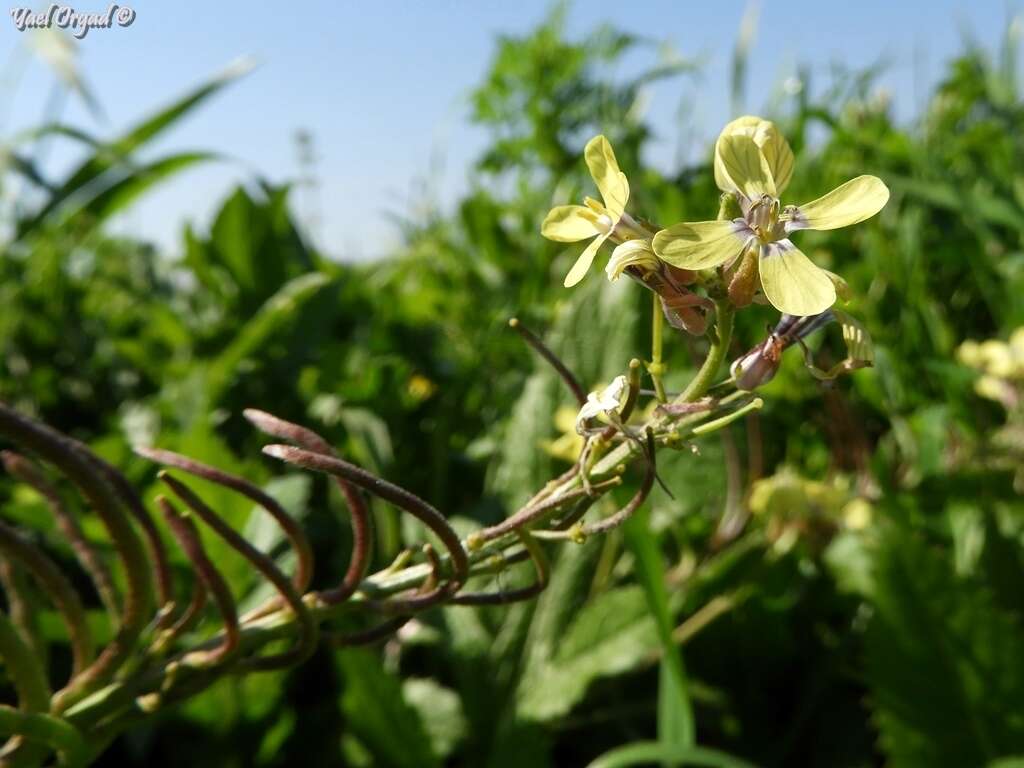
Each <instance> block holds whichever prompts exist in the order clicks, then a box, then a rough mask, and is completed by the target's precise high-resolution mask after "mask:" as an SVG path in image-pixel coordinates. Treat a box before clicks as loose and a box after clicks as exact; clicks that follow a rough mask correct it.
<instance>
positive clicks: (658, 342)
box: [647, 293, 666, 403]
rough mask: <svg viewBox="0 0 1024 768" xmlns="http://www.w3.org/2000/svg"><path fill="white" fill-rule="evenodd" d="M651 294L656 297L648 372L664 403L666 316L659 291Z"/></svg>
mask: <svg viewBox="0 0 1024 768" xmlns="http://www.w3.org/2000/svg"><path fill="white" fill-rule="evenodd" d="M651 296H653V298H654V305H653V307H652V309H651V363H650V365H648V366H647V372H648V373H649V374H650V375H651V381H652V382H653V383H654V393H655V396H656V397H657V398H658V402H659V403H664V402H665V401H666V398H665V385H664V384H663V383H662V380H661V377H662V376H663V375H664V373H665V365H664V363H662V362H661V352H662V332H663V329H664V327H665V317H664V315H663V314H662V313H661V297H660V296H659V295H658V294H657V293H652V294H651Z"/></svg>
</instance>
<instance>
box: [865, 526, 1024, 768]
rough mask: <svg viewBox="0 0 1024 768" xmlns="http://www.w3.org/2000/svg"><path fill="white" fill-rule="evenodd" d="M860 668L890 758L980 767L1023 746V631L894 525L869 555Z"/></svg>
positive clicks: (931, 551)
mask: <svg viewBox="0 0 1024 768" xmlns="http://www.w3.org/2000/svg"><path fill="white" fill-rule="evenodd" d="M874 560H875V562H874V571H875V573H874V579H873V587H874V592H873V594H872V604H873V607H874V617H873V618H872V620H871V623H870V625H869V627H868V631H867V637H866V659H865V672H866V675H867V679H868V683H869V685H870V688H871V700H872V703H873V709H874V720H875V723H876V725H877V726H878V729H879V731H880V732H881V743H882V746H883V748H884V750H885V752H886V754H887V755H888V757H889V761H890V764H891V765H893V766H896V767H897V768H901V767H902V766H951V767H952V766H965V765H984V764H985V763H986V762H988V761H989V760H991V759H994V758H996V757H999V756H1000V755H1006V754H1013V753H1019V752H1021V751H1022V750H1024V713H1022V711H1021V708H1020V703H1021V702H1022V701H1024V655H1022V654H1021V648H1024V631H1022V628H1021V626H1020V624H1019V623H1018V622H1016V621H1014V620H1013V619H1012V618H1011V617H1010V616H1009V615H1008V614H1006V613H1004V612H1003V611H1001V610H1000V609H999V608H998V607H997V605H996V604H995V603H994V601H993V599H992V595H991V594H990V592H989V591H988V590H987V589H985V588H984V587H983V586H981V585H979V584H978V583H977V582H973V581H968V580H966V579H958V578H957V577H956V576H955V574H954V572H953V568H952V564H951V563H950V562H948V560H947V559H946V558H945V557H943V556H942V554H941V553H940V552H938V551H936V550H935V549H933V548H931V547H928V546H927V545H926V544H925V543H924V542H922V541H921V540H920V539H919V538H918V537H916V536H913V535H911V534H910V533H908V532H904V531H902V530H901V529H898V528H895V527H891V528H888V529H887V530H886V535H885V538H884V539H883V541H882V542H881V543H880V544H879V546H878V548H877V550H876V552H875V558H874Z"/></svg>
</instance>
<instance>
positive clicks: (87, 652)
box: [0, 523, 95, 683]
mask: <svg viewBox="0 0 1024 768" xmlns="http://www.w3.org/2000/svg"><path fill="white" fill-rule="evenodd" d="M0 553H2V554H3V556H4V557H5V558H10V559H11V560H14V561H16V562H17V563H18V564H19V565H21V567H22V568H24V569H25V570H26V571H27V572H28V573H30V574H32V577H33V578H34V579H35V580H36V583H37V584H39V586H40V588H42V590H43V591H44V592H45V593H46V596H47V597H49V598H50V600H51V601H53V604H54V605H55V606H56V608H57V610H58V611H59V612H60V615H61V618H62V619H64V623H65V625H66V626H67V629H68V637H69V639H70V641H71V657H72V667H71V680H72V683H73V682H74V680H75V677H76V676H78V675H80V674H82V672H83V671H84V670H85V669H86V668H87V667H88V665H89V662H91V661H92V659H93V654H94V651H95V645H94V644H93V639H92V633H91V632H90V631H89V624H88V622H87V621H86V618H85V608H84V607H83V606H82V601H81V599H80V598H79V597H78V593H77V592H75V588H74V587H72V586H71V582H70V581H68V579H67V577H66V576H65V575H64V574H63V573H62V572H61V570H60V568H58V567H57V565H56V564H55V563H54V562H53V561H52V560H51V559H50V558H49V557H47V555H46V554H45V553H44V552H43V551H42V550H41V549H39V548H38V547H36V546H35V545H34V544H31V543H30V542H29V541H28V540H26V539H24V538H23V537H21V536H20V535H18V532H17V531H15V530H14V529H13V528H10V527H8V526H7V525H6V524H4V523H0Z"/></svg>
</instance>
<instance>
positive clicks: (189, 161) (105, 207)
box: [65, 152, 218, 230]
mask: <svg viewBox="0 0 1024 768" xmlns="http://www.w3.org/2000/svg"><path fill="white" fill-rule="evenodd" d="M217 157H218V156H217V155H215V154H212V153H210V152H181V153H178V154H173V155H168V156H167V157H162V158H160V159H159V160H154V161H153V162H151V163H147V164H146V165H143V166H140V167H137V168H135V169H133V171H132V172H131V173H130V174H129V175H128V176H126V177H125V178H123V179H121V180H119V181H117V182H116V183H114V184H112V185H111V186H109V187H107V188H106V189H104V190H103V191H102V192H100V193H99V194H98V195H96V196H95V197H93V198H92V199H91V200H89V201H88V202H86V203H84V204H83V205H82V206H81V207H79V208H77V209H75V210H74V211H73V212H71V213H69V214H68V216H67V219H66V220H65V225H66V224H67V223H68V222H69V221H70V220H71V219H73V218H78V217H83V218H84V221H85V226H86V228H87V229H89V230H92V229H96V228H97V227H99V225H100V224H102V223H103V222H104V221H106V220H107V219H108V218H110V217H111V216H113V215H114V214H115V213H119V212H120V211H123V210H124V209H125V208H127V207H128V206H129V205H131V204H132V203H133V202H135V201H136V200H137V199H138V198H140V197H142V196H143V195H145V194H146V193H147V192H149V191H150V190H151V189H152V188H153V187H155V186H157V185H158V184H160V183H161V182H164V181H166V180H167V179H169V178H171V177H172V176H174V175H176V174H178V173H181V172H182V171H185V170H188V169H189V168H191V167H193V166H195V165H198V164H199V163H205V162H207V161H209V160H216V159H217Z"/></svg>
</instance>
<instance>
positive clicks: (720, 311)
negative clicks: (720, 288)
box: [676, 299, 735, 403]
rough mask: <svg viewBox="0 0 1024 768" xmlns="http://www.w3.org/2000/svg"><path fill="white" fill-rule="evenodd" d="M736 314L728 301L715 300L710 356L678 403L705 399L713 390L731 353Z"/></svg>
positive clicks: (677, 400)
mask: <svg viewBox="0 0 1024 768" xmlns="http://www.w3.org/2000/svg"><path fill="white" fill-rule="evenodd" d="M734 314H735V310H733V308H732V305H731V304H729V302H728V300H726V299H717V300H715V329H714V338H713V339H712V341H711V348H710V349H709V350H708V356H707V357H706V358H705V359H704V363H703V365H701V367H700V370H698V371H697V375H696V376H694V377H693V380H692V381H690V383H689V385H688V386H687V387H686V389H684V390H683V393H682V394H681V395H680V396H679V397H678V398H677V399H676V402H677V403H692V402H693V401H695V400H698V399H700V398H701V397H703V396H704V394H705V393H706V392H707V391H708V389H710V388H711V385H712V384H713V383H714V381H715V377H716V376H717V375H718V369H719V368H721V367H722V361H723V360H725V356H726V354H727V352H728V351H729V342H730V341H731V340H732V326H733V317H734Z"/></svg>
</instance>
